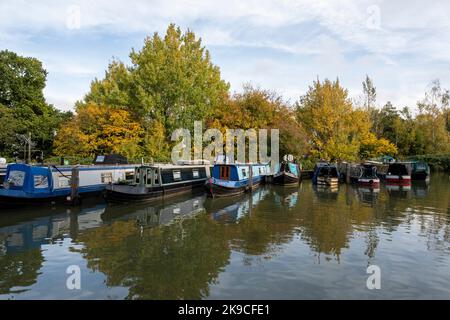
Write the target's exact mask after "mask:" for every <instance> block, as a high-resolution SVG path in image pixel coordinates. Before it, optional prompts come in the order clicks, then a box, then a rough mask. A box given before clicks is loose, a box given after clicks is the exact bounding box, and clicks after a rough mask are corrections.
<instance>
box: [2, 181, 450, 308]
mask: <svg viewBox="0 0 450 320" xmlns="http://www.w3.org/2000/svg"><path fill="white" fill-rule="evenodd" d="M432 178H433V179H432V180H431V181H432V184H433V185H432V187H430V188H428V185H427V184H415V183H413V185H412V187H411V188H409V189H408V188H404V187H403V186H397V185H387V186H386V185H385V184H382V185H381V188H380V189H365V188H358V187H353V186H345V185H343V186H341V187H340V188H339V190H335V191H333V189H332V188H313V187H312V186H311V184H312V182H311V181H309V180H306V181H304V182H302V184H301V185H300V186H299V187H296V188H286V187H284V188H283V187H277V186H271V185H263V186H261V187H260V188H258V189H257V190H254V191H253V192H252V193H250V192H249V193H246V194H242V195H240V196H237V197H226V198H215V199H211V198H207V197H205V195H204V194H199V195H186V196H179V197H174V198H171V199H170V200H168V199H166V200H165V201H163V200H161V201H160V202H155V203H151V204H146V205H144V204H134V203H133V204H130V205H126V206H125V205H109V204H108V205H106V204H104V203H103V202H101V203H98V202H92V203H88V202H83V205H82V206H81V207H77V208H70V209H68V208H66V207H53V208H51V209H49V208H35V209H34V210H28V211H24V210H16V211H14V212H8V211H4V210H1V212H0V270H2V272H0V299H178V300H179V299H274V298H280V299H284V298H286V299H322V298H330V299H338V298H342V295H343V294H344V295H345V297H348V298H355V299H373V298H374V296H373V292H369V290H367V288H366V286H365V282H366V277H365V271H366V268H367V265H370V264H377V263H382V266H380V267H382V268H384V267H386V266H387V267H389V272H390V276H391V277H392V279H390V280H392V281H387V282H386V283H385V286H386V288H385V290H381V291H380V292H379V293H377V295H378V294H380V296H377V297H379V298H387V299H391V298H392V299H403V298H411V297H412V298H436V299H438V298H449V297H450V291H449V289H448V283H450V274H449V272H448V268H447V266H448V265H449V264H450V256H449V239H448V234H449V232H450V215H449V211H448V210H449V209H448V208H449V198H448V192H449V190H450V189H449V188H450V182H449V179H448V175H445V176H444V175H436V174H435V175H434V176H433V177H432ZM405 189H406V190H405ZM412 243H413V244H414V246H415V247H414V250H411V244H412ZM418 252H419V253H420V259H418V255H417V254H418ZM399 261H406V262H408V264H409V265H410V268H406V269H405V264H404V263H399ZM69 265H78V266H80V269H81V274H82V290H67V289H66V286H65V283H66V280H67V276H68V275H67V274H66V270H67V267H68V266H69ZM355 270H359V271H357V272H356V273H357V275H356V276H355V275H354V274H355V272H354V271H355ZM417 272H420V275H421V279H422V281H421V282H417V283H416V285H417V286H416V285H415V286H410V283H411V282H410V281H411V279H415V278H416V276H417ZM353 277H356V278H353ZM349 280H350V281H355V283H359V284H362V285H355V286H353V285H349V286H347V285H345V283H347V282H348V281H349ZM429 283H433V286H435V287H434V288H433V289H431V288H430V287H429V285H428V284H429ZM405 288H407V289H405Z"/></svg>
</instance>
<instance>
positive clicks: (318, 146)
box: [296, 79, 396, 160]
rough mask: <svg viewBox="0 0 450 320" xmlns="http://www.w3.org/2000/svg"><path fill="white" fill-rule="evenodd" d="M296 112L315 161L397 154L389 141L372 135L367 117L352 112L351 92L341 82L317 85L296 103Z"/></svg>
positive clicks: (366, 114) (360, 112)
mask: <svg viewBox="0 0 450 320" xmlns="http://www.w3.org/2000/svg"><path fill="white" fill-rule="evenodd" d="M296 109H297V119H298V121H299V122H300V124H301V125H302V126H303V127H304V129H305V130H306V132H307V134H308V137H309V140H310V142H311V148H312V149H311V150H312V155H313V157H315V158H323V159H326V160H355V159H357V158H359V157H360V156H361V155H362V156H375V155H379V154H385V153H391V152H395V151H396V148H395V147H394V146H392V145H391V144H390V143H389V142H388V141H381V140H379V139H376V137H375V136H373V134H371V133H370V127H371V123H370V119H369V116H368V113H367V112H365V111H363V110H355V109H354V108H353V105H352V103H351V101H350V99H349V98H348V92H347V90H346V89H344V88H343V87H341V85H340V83H339V80H336V81H330V80H328V79H325V81H323V82H321V81H319V80H317V81H315V82H314V83H313V85H312V86H310V87H309V90H308V91H307V93H306V94H305V95H304V96H302V97H301V98H300V100H299V101H298V102H297V103H296ZM362 142H364V143H363V144H362ZM378 144H379V145H378ZM383 146H384V147H383ZM365 150H372V151H370V152H368V151H365ZM373 150H375V151H373Z"/></svg>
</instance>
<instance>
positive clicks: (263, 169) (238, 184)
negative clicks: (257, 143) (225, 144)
mask: <svg viewBox="0 0 450 320" xmlns="http://www.w3.org/2000/svg"><path fill="white" fill-rule="evenodd" d="M268 174H270V167H269V165H267V164H245V163H242V164H235V163H233V164H215V165H214V167H213V169H212V176H211V178H210V179H209V180H208V181H207V183H206V190H207V193H208V195H209V196H210V197H223V196H233V195H238V194H242V193H244V192H247V191H249V190H252V189H255V188H257V187H258V186H259V185H260V184H261V183H262V182H264V181H265V177H266V175H268Z"/></svg>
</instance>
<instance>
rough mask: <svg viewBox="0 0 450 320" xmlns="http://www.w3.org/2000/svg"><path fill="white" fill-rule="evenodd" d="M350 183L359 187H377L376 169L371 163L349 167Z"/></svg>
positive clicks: (378, 182) (378, 183) (378, 181)
mask: <svg viewBox="0 0 450 320" xmlns="http://www.w3.org/2000/svg"><path fill="white" fill-rule="evenodd" d="M350 182H352V183H356V184H358V185H360V186H367V187H374V188H375V187H379V185H380V179H379V178H378V176H377V167H376V166H375V165H374V164H371V163H362V164H357V165H352V166H351V167H350Z"/></svg>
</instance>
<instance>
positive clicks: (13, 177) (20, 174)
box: [9, 170, 25, 187]
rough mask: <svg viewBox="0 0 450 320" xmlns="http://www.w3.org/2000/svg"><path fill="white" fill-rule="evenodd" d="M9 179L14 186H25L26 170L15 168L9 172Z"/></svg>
mask: <svg viewBox="0 0 450 320" xmlns="http://www.w3.org/2000/svg"><path fill="white" fill-rule="evenodd" d="M9 181H10V183H11V185H12V186H15V187H23V183H24V182H25V172H24V171H18V170H13V171H10V172H9Z"/></svg>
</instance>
